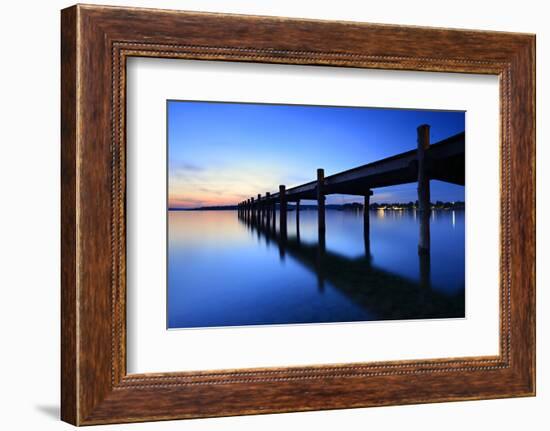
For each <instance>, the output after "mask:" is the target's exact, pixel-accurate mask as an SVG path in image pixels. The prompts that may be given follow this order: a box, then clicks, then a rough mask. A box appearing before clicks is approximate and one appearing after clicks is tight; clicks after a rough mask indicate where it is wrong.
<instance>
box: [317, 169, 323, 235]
mask: <svg viewBox="0 0 550 431" xmlns="http://www.w3.org/2000/svg"><path fill="white" fill-rule="evenodd" d="M324 185H325V170H324V169H317V225H318V228H319V232H324V231H325V195H324V194H323V188H324Z"/></svg>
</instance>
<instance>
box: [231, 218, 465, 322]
mask: <svg viewBox="0 0 550 431" xmlns="http://www.w3.org/2000/svg"><path fill="white" fill-rule="evenodd" d="M239 220H240V221H241V222H242V223H244V224H245V225H246V226H247V227H248V228H249V229H250V230H251V231H252V232H254V233H255V234H257V236H258V239H260V238H263V239H264V240H265V241H266V243H268V244H271V245H274V246H276V247H277V248H278V249H279V256H280V258H281V259H283V260H284V259H287V258H291V259H293V260H295V261H296V262H298V263H300V264H301V265H302V266H303V267H304V268H306V269H307V270H309V271H310V272H312V273H314V274H315V275H316V277H317V286H318V289H319V291H320V292H321V293H322V292H324V290H325V288H326V287H325V285H326V284H327V283H330V285H331V286H332V287H334V288H335V289H337V290H338V291H339V292H341V293H342V294H344V295H345V296H346V297H347V298H348V299H350V300H351V301H352V302H353V303H355V304H356V305H358V306H360V307H362V308H364V309H366V310H367V311H369V312H371V313H373V317H374V318H375V319H376V320H394V319H423V318H424V319H425V318H438V317H445V318H452V317H463V316H464V292H463V291H462V292H460V293H458V294H453V295H445V294H443V293H441V292H438V291H437V290H432V289H431V282H430V255H429V254H425V253H424V254H420V255H419V256H418V264H419V272H420V280H419V282H415V281H412V280H409V279H407V278H405V277H403V276H400V275H398V274H395V273H392V272H390V271H387V270H384V269H380V268H376V267H375V266H373V265H372V263H371V256H370V241H369V238H368V236H365V254H364V255H362V256H359V257H356V258H349V257H346V256H343V255H340V254H338V253H334V252H331V251H328V250H327V249H326V246H325V237H324V234H321V235H320V236H319V242H318V243H316V244H307V243H303V242H302V241H301V239H300V227H299V224H296V234H295V235H293V236H291V237H289V236H288V234H287V232H286V231H285V230H281V229H279V230H277V229H276V224H275V223H273V222H272V221H271V220H270V221H268V219H267V218H254V217H249V216H248V215H247V214H246V213H242V214H240V215H239ZM388 286H391V288H388Z"/></svg>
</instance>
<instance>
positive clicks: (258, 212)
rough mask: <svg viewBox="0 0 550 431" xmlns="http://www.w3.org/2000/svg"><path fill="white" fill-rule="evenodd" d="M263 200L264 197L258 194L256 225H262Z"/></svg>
mask: <svg viewBox="0 0 550 431" xmlns="http://www.w3.org/2000/svg"><path fill="white" fill-rule="evenodd" d="M261 199H262V195H261V194H260V193H258V199H257V200H256V223H258V224H260V223H261V221H262V214H261V208H262V207H261V205H262V203H261V201H260V200H261Z"/></svg>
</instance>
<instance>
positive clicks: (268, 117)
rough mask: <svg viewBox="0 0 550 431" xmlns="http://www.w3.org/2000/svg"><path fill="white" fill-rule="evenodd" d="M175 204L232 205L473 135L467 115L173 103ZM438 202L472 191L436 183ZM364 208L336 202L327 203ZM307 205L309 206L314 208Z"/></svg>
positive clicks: (408, 193) (388, 196)
mask: <svg viewBox="0 0 550 431" xmlns="http://www.w3.org/2000/svg"><path fill="white" fill-rule="evenodd" d="M167 110H168V113H167V115H168V169H169V173H168V175H169V179H168V180H169V204H170V206H171V207H182V208H193V207H199V206H208V205H231V204H236V203H237V202H240V201H241V200H244V199H247V198H249V197H251V196H256V195H257V194H258V193H261V194H262V195H264V194H265V193H266V192H272V193H273V192H277V191H278V189H279V184H285V185H286V186H287V188H289V187H293V186H296V185H299V184H302V183H304V182H307V181H312V180H313V179H315V178H316V170H317V168H324V169H325V175H331V174H334V173H337V172H340V171H343V170H346V169H350V168H353V167H355V166H360V165H363V164H366V163H369V162H373V161H376V160H379V159H381V158H385V157H389V156H393V155H395V154H398V153H401V152H404V151H408V150H411V149H415V148H416V128H417V127H418V126H419V125H420V124H429V125H430V126H431V136H430V139H431V142H432V143H434V142H437V141H440V140H441V139H444V138H446V137H448V136H451V135H454V134H456V133H458V132H462V131H464V130H465V124H464V121H465V115H464V112H449V111H427V110H404V109H379V108H348V107H322V106H301V105H268V104H243V103H215V102H192V101H191V102H187V101H168V103H167ZM431 199H432V201H436V200H442V201H456V200H464V187H462V186H457V185H453V184H448V183H444V182H440V181H434V180H432V181H431ZM414 200H416V184H415V183H412V184H404V185H399V186H394V187H386V188H379V189H375V190H374V195H373V196H372V198H371V202H378V203H383V202H408V201H414ZM355 201H357V202H359V201H360V199H358V198H357V197H353V196H342V195H331V196H328V197H327V203H346V202H355ZM304 203H308V202H307V201H306V202H304Z"/></svg>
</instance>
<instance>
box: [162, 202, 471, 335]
mask: <svg viewBox="0 0 550 431" xmlns="http://www.w3.org/2000/svg"><path fill="white" fill-rule="evenodd" d="M168 223H169V224H168V229H169V245H168V248H169V251H168V327H169V328H189V327H208V326H233V325H260V324H289V323H319V322H351V321H367V320H389V319H426V318H450V317H463V316H464V240H465V238H464V212H463V211H433V212H432V218H431V238H432V239H431V248H432V251H431V256H429V257H419V256H418V253H417V244H418V221H417V217H416V213H415V211H371V213H370V235H369V236H368V237H367V239H365V236H364V234H363V214H362V212H353V211H338V210H327V211H326V236H325V240H324V241H323V240H322V238H321V241H320V240H319V237H318V233H317V212H316V211H315V210H302V211H300V223H299V230H297V229H296V213H295V212H294V211H289V212H288V222H287V235H286V237H285V235H284V234H281V232H280V227H279V222H278V214H277V223H276V227H275V230H273V225H272V221H271V222H270V225H269V226H266V223H263V224H262V225H258V224H257V223H251V222H250V221H248V220H244V219H242V218H240V217H238V215H237V212H236V211H170V212H169V220H168Z"/></svg>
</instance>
